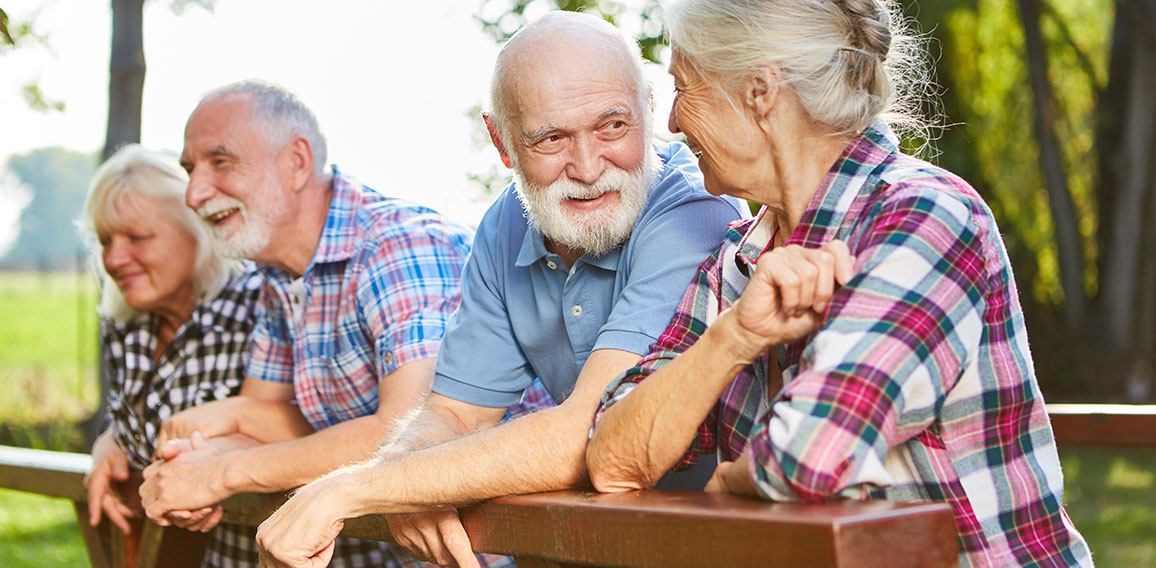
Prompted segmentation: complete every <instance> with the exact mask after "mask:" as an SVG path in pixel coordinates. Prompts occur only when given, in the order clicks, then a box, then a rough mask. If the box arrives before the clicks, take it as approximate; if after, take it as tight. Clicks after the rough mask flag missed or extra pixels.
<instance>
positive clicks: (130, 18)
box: [102, 0, 145, 159]
mask: <svg viewBox="0 0 1156 568" xmlns="http://www.w3.org/2000/svg"><path fill="white" fill-rule="evenodd" d="M144 79H145V58H144V0H112V54H111V57H110V58H109V66H108V130H107V131H106V134H105V139H104V154H103V156H102V159H107V158H108V157H109V156H111V155H112V153H113V152H115V151H116V150H117V148H119V147H121V146H123V145H125V144H128V143H130V142H140V122H141V118H140V115H141V100H142V95H143V92H144Z"/></svg>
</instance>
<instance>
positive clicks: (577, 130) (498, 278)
mask: <svg viewBox="0 0 1156 568" xmlns="http://www.w3.org/2000/svg"><path fill="white" fill-rule="evenodd" d="M491 99H492V110H491V112H490V113H489V114H488V118H487V126H488V127H489V130H490V135H491V139H492V141H493V144H494V146H495V147H496V148H497V150H498V152H499V153H500V155H501V157H502V160H503V161H504V162H505V163H506V165H507V166H511V167H513V169H514V178H515V181H514V183H513V184H511V186H510V187H508V188H506V190H505V191H504V192H503V193H502V194H501V195H500V196H499V197H498V199H497V201H496V202H495V203H494V205H493V206H492V207H491V208H490V209H489V211H488V212H487V213H486V215H485V217H484V219H483V220H482V223H481V225H480V227H479V228H478V232H477V234H476V235H475V238H474V250H473V252H472V253H471V256H470V259H469V261H468V262H467V264H466V273H465V276H464V277H463V283H462V304H461V306H460V307H459V309H458V311H457V312H455V314H454V316H453V317H452V318H451V320H450V324H449V327H448V329H447V331H446V337H445V339H444V341H443V344H442V350H441V354H440V355H439V359H438V364H437V369H436V377H435V379H434V384H433V389H432V391H433V393H432V394H431V395H430V397H429V399H428V400H427V401H426V403H425V405H424V407H423V408H422V409H421V410H420V412H418V413H416V416H415V417H413V419H412V420H411V421H410V422H409V423H408V424H405V425H399V426H398V427H397V428H396V429H395V431H394V432H393V433H392V434H391V435H390V437H389V438H387V440H386V441H385V442H383V444H382V447H381V449H380V450H379V451H378V454H377V456H376V457H375V459H373V460H370V461H368V462H366V463H363V464H359V465H355V466H351V467H348V468H344V469H341V470H338V471H337V472H334V473H333V474H330V475H328V476H326V477H323V478H322V479H320V480H318V481H316V482H314V483H311V484H309V485H307V486H305V487H304V488H302V489H301V490H300V491H299V492H297V494H296V495H295V496H294V497H293V498H292V499H291V500H290V501H289V502H288V503H286V504H285V505H284V506H283V507H282V508H281V510H279V511H278V512H277V513H275V514H274V515H273V516H272V517H270V518H269V519H268V520H267V521H266V522H265V523H264V524H263V525H262V526H261V529H260V531H259V532H258V544H259V545H260V547H261V548H262V562H263V565H266V566H282V565H285V566H315V565H324V562H325V561H326V560H327V556H328V554H329V550H330V549H329V548H328V545H329V542H330V541H332V539H333V538H334V537H335V536H336V535H337V534H338V532H339V531H340V530H341V527H342V523H343V521H344V519H347V518H350V517H355V516H360V515H365V514H371V513H390V514H389V515H387V519H388V521H389V523H390V528H391V530H392V532H393V535H394V537H395V538H396V539H397V541H398V542H399V543H400V544H403V545H405V546H406V547H407V548H408V549H409V550H410V552H411V553H413V554H414V555H415V556H416V557H418V558H423V559H426V560H428V561H432V562H436V563H439V564H451V565H454V564H456V565H461V566H474V565H476V561H475V559H474V557H473V556H472V554H471V547H470V544H469V540H468V538H467V536H466V534H465V531H464V530H463V528H462V526H461V522H460V520H459V519H458V515H457V512H456V510H454V509H453V508H452V506H453V505H457V504H462V503H468V502H472V501H478V500H483V499H488V498H492V497H496V496H500V495H509V494H515V493H533V492H540V491H549V490H556V489H563V488H568V487H574V486H577V485H580V484H582V483H584V482H586V480H587V476H586V468H585V460H584V451H585V447H586V439H587V434H588V432H589V430H590V426H591V422H592V418H593V414H594V410H595V408H596V407H597V405H598V401H599V396H600V395H601V393H602V391H603V389H604V388H605V387H606V385H607V383H608V382H609V381H610V380H612V379H613V378H614V377H615V376H616V375H619V374H621V373H622V372H623V371H625V370H626V369H627V368H629V367H630V366H631V365H633V364H634V363H635V362H636V361H637V360H638V359H639V356H640V354H642V353H645V352H646V351H647V349H648V346H649V345H650V344H652V343H653V342H655V341H656V340H657V338H658V334H659V332H660V331H661V330H662V329H663V328H664V327H665V326H666V324H667V323H668V322H669V320H670V317H671V315H672V314H673V313H674V309H675V306H676V304H677V303H678V300H679V298H680V297H681V294H682V290H684V289H685V286H686V284H687V283H688V282H690V279H691V277H692V275H693V274H694V271H695V268H696V266H697V265H698V263H699V261H701V260H702V258H704V257H705V256H706V255H708V254H709V252H710V250H712V249H713V248H714V247H715V246H717V243H716V241H717V240H718V239H719V238H720V237H721V236H722V235H723V232H724V226H725V225H726V223H727V222H729V221H731V220H734V219H736V218H738V217H739V216H740V209H739V205H738V204H737V202H734V201H728V200H724V199H721V198H718V197H713V196H711V195H709V194H707V193H706V192H705V190H703V188H702V177H701V174H700V173H699V171H698V169H697V168H696V166H695V158H694V156H693V155H692V154H691V152H690V150H689V149H688V148H687V147H686V146H684V145H682V144H678V143H674V144H666V143H662V142H659V141H653V140H652V130H653V125H652V123H653V115H652V109H651V105H650V87H649V85H648V83H647V82H646V80H645V78H644V76H643V73H642V61H641V57H640V54H639V49H638V46H637V44H636V43H635V42H633V41H631V40H629V39H627V38H625V37H623V36H622V34H621V33H620V32H619V31H618V30H617V29H616V28H614V27H613V26H612V25H610V24H608V23H606V22H604V21H602V20H600V19H598V18H595V17H593V16H590V15H581V14H574V13H566V12H555V13H551V14H548V15H546V16H545V17H543V18H541V19H539V20H537V21H535V22H534V23H531V24H529V25H527V26H526V27H525V28H523V29H522V30H521V31H520V32H518V33H517V34H516V35H515V36H514V37H513V38H512V39H510V41H509V42H508V43H507V44H506V45H505V46H504V47H503V48H502V50H501V53H500V54H499V56H498V60H497V64H496V67H495V71H494V78H493V84H492V88H491ZM535 379H539V380H540V381H541V384H542V385H544V387H545V389H546V390H547V391H548V392H549V394H550V395H551V397H552V398H553V399H554V400H557V401H559V404H557V406H552V407H550V408H546V409H544V410H541V411H538V412H534V413H531V414H529V415H526V416H522V417H520V418H517V419H514V420H511V421H508V422H506V423H503V424H500V425H498V426H495V427H492V428H489V427H490V426H493V425H495V424H497V423H498V422H499V420H500V419H501V418H502V416H503V414H504V412H505V408H506V407H508V406H510V405H511V404H514V403H517V402H518V401H519V399H520V398H521V397H522V396H523V393H524V392H526V389H527V388H528V387H530V386H531V384H532V383H533V382H534V381H535ZM534 384H537V383H534ZM703 481H705V479H704V480H703Z"/></svg>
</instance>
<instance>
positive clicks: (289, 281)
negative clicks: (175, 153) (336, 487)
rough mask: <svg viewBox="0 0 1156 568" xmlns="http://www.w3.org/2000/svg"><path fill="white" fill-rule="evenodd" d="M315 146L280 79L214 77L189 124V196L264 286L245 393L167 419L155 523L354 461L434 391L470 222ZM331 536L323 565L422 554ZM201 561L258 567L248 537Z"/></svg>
mask: <svg viewBox="0 0 1156 568" xmlns="http://www.w3.org/2000/svg"><path fill="white" fill-rule="evenodd" d="M325 160H326V147H325V138H324V137H323V136H322V135H321V132H320V129H319V128H318V125H317V120H316V118H315V117H314V115H313V113H312V112H311V111H310V110H309V109H308V108H307V107H306V106H305V105H304V104H303V103H301V101H300V100H298V99H297V97H295V96H294V95H293V94H291V93H289V92H287V91H286V90H285V89H283V88H281V87H278V86H275V85H270V84H266V83H260V82H253V81H248V82H242V83H237V84H233V85H229V86H226V87H223V88H221V89H218V90H216V91H214V92H211V93H209V94H208V95H206V96H205V97H204V98H203V99H202V100H201V102H200V104H199V105H198V106H197V108H196V109H195V110H194V111H193V114H192V116H191V117H190V118H189V121H188V123H187V125H186V126H185V147H184V151H183V152H182V154H181V165H182V166H183V167H184V168H185V170H187V171H188V173H189V187H188V192H187V196H186V197H187V201H188V205H189V207H192V208H193V209H195V210H196V211H197V213H198V214H200V216H201V217H202V218H204V220H205V221H206V222H207V223H209V224H210V225H211V226H212V229H213V231H214V233H215V234H216V236H217V238H218V239H219V241H220V244H221V246H222V248H223V249H224V250H225V251H226V252H227V253H228V254H230V255H231V256H235V257H239V258H248V259H252V260H254V261H256V262H258V263H260V265H261V267H260V271H261V273H262V276H263V286H262V290H261V300H260V304H259V307H258V309H257V323H256V326H255V328H254V330H253V351H252V356H251V358H250V362H249V366H248V368H247V370H246V372H245V381H244V384H243V386H242V388H241V393H240V395H239V396H237V397H233V398H229V399H225V400H222V401H218V402H213V403H208V404H205V405H202V406H199V407H197V408H195V409H193V410H191V411H187V412H181V413H179V414H177V415H175V416H173V417H171V418H168V420H166V421H165V423H164V425H163V427H162V433H161V436H160V440H159V441H158V446H159V447H160V450H159V454H160V456H159V457H160V458H163V461H159V462H157V463H155V464H153V465H152V466H151V467H149V468H148V469H147V470H146V471H145V474H144V476H145V479H146V481H145V483H144V484H143V485H142V486H141V490H140V491H141V497H142V500H143V503H144V505H145V509H146V513H147V514H148V516H149V517H150V518H151V519H153V520H154V521H156V522H158V523H160V524H168V523H175V524H180V525H182V526H186V527H191V528H194V529H201V530H207V527H208V526H211V525H213V524H215V523H216V522H217V521H218V520H219V519H220V514H221V513H220V508H219V507H217V506H216V504H217V503H219V502H221V501H222V500H224V499H226V498H228V497H229V496H231V495H234V494H237V493H252V492H261V493H265V492H274V491H285V490H288V489H292V488H294V487H297V486H300V485H302V484H304V483H306V482H308V481H310V480H312V479H315V478H317V477H318V476H320V475H323V474H325V473H327V472H329V471H332V470H334V469H336V468H338V467H340V466H342V465H345V464H348V463H352V462H356V461H360V460H364V459H366V458H367V457H369V456H370V455H371V454H372V453H373V451H374V449H375V448H376V447H377V443H378V441H379V440H381V438H382V436H383V435H384V434H385V433H386V432H387V431H388V429H389V427H390V425H391V424H392V423H393V422H394V421H395V420H396V419H398V418H399V417H401V416H402V415H404V414H405V413H406V412H408V411H409V410H410V409H411V408H413V407H414V406H415V405H417V404H418V403H419V402H420V401H421V400H422V398H424V397H425V396H426V394H427V393H428V391H429V386H430V383H431V382H432V381H433V376H434V362H435V361H436V358H437V353H438V347H439V344H440V342H441V338H442V335H443V333H444V329H445V325H446V322H447V320H448V318H449V316H450V313H451V312H452V311H453V310H454V309H455V308H456V307H457V305H458V301H459V289H458V286H459V281H460V277H461V273H462V268H463V265H464V262H465V258H466V256H467V253H468V251H469V240H470V239H469V235H468V233H466V232H465V231H464V230H463V229H462V228H461V227H459V226H457V225H454V224H452V223H450V222H449V221H447V220H446V219H444V218H442V217H441V216H440V215H438V214H437V213H436V212H434V211H431V210H429V209H426V208H424V207H421V206H418V205H416V204H413V203H407V202H404V201H399V200H396V199H391V198H388V197H385V196H383V195H381V194H379V193H377V192H375V191H374V190H372V189H370V188H368V187H366V186H364V185H361V184H360V183H358V182H357V181H356V180H354V179H353V178H351V177H349V176H348V175H346V174H345V173H343V172H341V171H338V170H337V169H336V168H333V169H332V170H329V169H327V168H326V167H325V163H326V162H325ZM162 372H163V371H162ZM206 438H207V439H208V441H206V440H205V439H206ZM166 440H169V441H172V442H171V443H169V444H167V445H164V442H165V441H166ZM342 540H343V541H342V542H339V543H338V546H337V550H336V554H335V558H334V565H339V566H381V565H387V566H408V565H416V564H417V562H416V560H415V559H414V558H413V557H411V556H409V555H407V554H405V552H404V551H402V550H400V549H396V550H394V549H391V548H389V547H388V546H386V545H384V544H382V543H378V542H366V541H354V540H352V539H342ZM208 558H215V559H217V564H219V565H255V564H256V562H257V554H256V546H255V542H254V541H252V540H248V541H242V542H234V543H225V545H224V546H222V547H221V550H215V551H213V550H211V551H209V556H208Z"/></svg>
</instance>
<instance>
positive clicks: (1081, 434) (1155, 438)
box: [1048, 404, 1156, 448]
mask: <svg viewBox="0 0 1156 568" xmlns="http://www.w3.org/2000/svg"><path fill="white" fill-rule="evenodd" d="M1048 415H1049V416H1051V418H1052V431H1053V432H1054V433H1055V435H1056V443H1057V444H1059V445H1060V446H1119V447H1133V448H1156V405H1147V404H1049V405H1048Z"/></svg>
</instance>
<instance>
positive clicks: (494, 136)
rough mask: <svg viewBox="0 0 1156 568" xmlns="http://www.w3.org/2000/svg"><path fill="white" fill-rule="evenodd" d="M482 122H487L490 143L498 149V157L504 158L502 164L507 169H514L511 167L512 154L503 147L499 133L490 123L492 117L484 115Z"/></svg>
mask: <svg viewBox="0 0 1156 568" xmlns="http://www.w3.org/2000/svg"><path fill="white" fill-rule="evenodd" d="M482 120H483V121H485V123H486V130H487V131H488V132H489V133H490V142H491V143H493V145H494V148H497V149H498V155H499V156H501V157H502V163H503V164H505V165H506V167H507V168H512V167H514V166H512V165H511V161H510V154H509V153H507V152H506V149H505V148H504V147H503V146H502V137H501V136H498V131H497V130H496V129H495V128H494V125H493V123H491V122H490V115H488V114H486V113H482Z"/></svg>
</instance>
